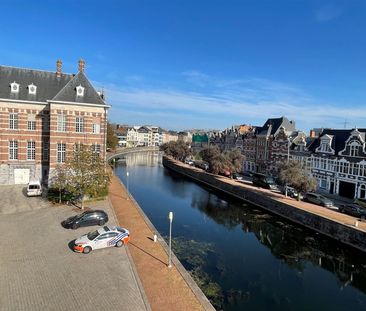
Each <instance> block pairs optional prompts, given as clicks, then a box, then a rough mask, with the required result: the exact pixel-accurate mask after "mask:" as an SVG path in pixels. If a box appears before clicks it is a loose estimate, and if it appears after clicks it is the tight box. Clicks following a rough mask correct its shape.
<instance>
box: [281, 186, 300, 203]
mask: <svg viewBox="0 0 366 311" xmlns="http://www.w3.org/2000/svg"><path fill="white" fill-rule="evenodd" d="M286 188H287V195H288V196H289V197H291V198H297V197H298V196H300V200H302V199H303V196H302V194H301V193H300V194H299V193H298V192H297V190H296V189H295V188H293V187H291V186H284V187H282V188H281V193H282V194H286Z"/></svg>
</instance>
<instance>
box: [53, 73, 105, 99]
mask: <svg viewBox="0 0 366 311" xmlns="http://www.w3.org/2000/svg"><path fill="white" fill-rule="evenodd" d="M79 85H81V86H82V87H84V88H85V90H84V96H77V95H76V91H75V90H76V87H77V86H79ZM52 100H54V101H66V102H77V103H91V104H98V105H105V102H104V101H103V99H102V98H101V97H100V95H99V94H98V93H97V91H96V90H95V89H94V87H93V86H92V85H91V83H90V82H89V80H88V79H87V78H86V76H85V74H84V73H83V72H82V71H79V72H78V73H77V75H76V76H75V77H74V78H73V79H72V80H70V81H69V82H68V83H67V84H66V85H65V87H64V88H63V89H62V90H61V91H60V92H59V93H58V94H57V95H56V96H55V97H54V98H53V99H52Z"/></svg>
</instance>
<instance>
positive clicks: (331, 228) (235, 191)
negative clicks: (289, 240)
mask: <svg viewBox="0 0 366 311" xmlns="http://www.w3.org/2000/svg"><path fill="white" fill-rule="evenodd" d="M163 165H164V167H166V168H168V169H171V170H173V171H175V172H177V173H179V174H182V175H184V176H186V177H188V178H190V179H193V180H194V181H197V182H199V183H203V184H205V185H207V186H209V187H211V188H214V189H216V190H218V191H222V192H224V193H226V194H229V195H231V196H234V197H236V198H238V199H241V200H243V201H246V202H249V203H251V204H254V205H256V206H258V207H260V208H262V209H264V210H266V211H268V212H271V213H273V214H276V215H278V216H281V217H284V218H286V219H288V220H290V221H292V222H295V223H297V224H299V225H301V226H305V227H307V228H309V229H312V230H315V231H317V232H319V233H321V234H324V235H326V236H328V237H330V238H332V239H335V240H338V241H340V242H342V243H344V244H347V245H349V246H351V247H354V248H357V249H359V250H361V251H363V252H366V232H364V231H361V230H359V229H358V228H356V227H352V226H350V225H348V224H343V223H340V222H338V221H335V220H333V219H329V218H326V217H323V216H321V215H317V214H314V213H312V212H309V211H306V210H303V209H300V208H297V207H296V206H293V205H291V204H288V203H285V202H281V201H278V200H276V199H275V198H273V197H271V196H270V195H265V194H264V193H259V192H258V191H255V189H253V188H252V187H250V188H249V187H244V186H242V185H232V184H231V183H228V182H225V180H223V179H222V178H219V177H218V176H217V175H214V174H210V173H207V172H205V171H203V170H199V169H196V168H192V167H188V166H186V165H183V164H181V163H179V162H177V161H175V160H173V159H170V158H168V157H166V156H164V157H163Z"/></svg>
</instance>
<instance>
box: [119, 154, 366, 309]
mask: <svg viewBox="0 0 366 311" xmlns="http://www.w3.org/2000/svg"><path fill="white" fill-rule="evenodd" d="M127 172H128V173H129V174H128V177H127ZM115 173H116V174H117V175H118V176H119V177H120V179H121V180H122V181H123V183H124V184H125V185H126V186H127V185H128V190H129V191H130V192H131V194H132V195H133V197H134V198H135V199H136V201H137V202H138V203H139V205H140V206H141V208H142V209H143V210H144V212H145V214H146V215H147V216H148V217H149V219H150V220H151V222H152V223H153V224H154V226H155V227H156V228H157V230H158V231H159V232H160V234H161V235H162V236H164V237H165V238H166V237H167V235H168V233H169V221H168V218H167V217H168V213H169V212H170V211H172V212H173V213H174V220H173V230H172V236H173V247H174V248H173V249H174V252H175V254H176V255H177V257H178V258H179V259H180V261H181V262H182V264H183V265H184V267H185V268H186V269H187V270H188V271H189V272H190V273H191V275H192V276H193V278H194V279H195V281H196V282H197V284H198V285H199V286H200V287H201V289H202V290H203V291H204V292H205V294H206V296H208V297H209V299H210V300H211V302H212V303H213V304H214V306H215V308H216V309H217V310H230V311H234V310H245V311H249V310H281V311H283V310H297V311H299V310H332V311H335V310H352V311H355V310H366V256H365V255H364V254H363V253H361V252H359V251H356V250H353V249H351V248H349V247H346V246H344V245H343V244H340V243H338V242H336V241H333V240H331V239H329V238H326V237H324V236H322V235H320V234H316V233H314V232H312V231H309V230H307V229H305V228H302V227H300V226H298V225H295V224H292V223H291V222H288V221H286V220H284V219H282V218H279V217H277V216H275V215H271V214H268V213H266V212H265V211H262V210H260V209H258V208H256V207H254V206H252V205H250V204H245V203H243V202H241V201H238V200H235V199H233V198H231V197H228V196H225V195H223V194H221V193H217V192H216V191H214V190H212V189H210V188H208V187H204V186H202V185H198V184H196V183H194V182H193V181H191V180H189V179H186V178H183V177H182V176H180V175H177V174H175V173H173V172H171V171H169V170H167V169H165V168H164V167H163V166H162V164H161V154H160V153H158V152H149V153H134V154H130V155H126V156H125V157H123V158H122V159H120V160H119V161H118V162H116V168H115ZM127 178H128V180H127Z"/></svg>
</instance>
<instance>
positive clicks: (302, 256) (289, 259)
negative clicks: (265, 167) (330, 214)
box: [192, 193, 366, 292]
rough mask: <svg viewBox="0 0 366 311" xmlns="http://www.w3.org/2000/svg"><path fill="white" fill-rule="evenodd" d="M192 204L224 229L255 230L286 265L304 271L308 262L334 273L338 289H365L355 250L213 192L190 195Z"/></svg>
mask: <svg viewBox="0 0 366 311" xmlns="http://www.w3.org/2000/svg"><path fill="white" fill-rule="evenodd" d="M192 207H195V208H198V209H199V210H201V211H203V212H204V213H205V214H206V215H207V216H208V217H210V218H211V219H213V220H214V221H215V222H216V223H218V224H221V225H223V226H225V227H227V228H234V227H236V226H238V225H241V226H242V230H243V231H244V232H245V233H248V232H252V233H254V234H255V236H256V238H257V239H258V241H260V242H261V243H262V244H263V245H265V246H266V247H268V249H269V250H270V251H271V253H272V254H273V255H274V256H275V257H277V258H278V259H280V260H281V261H282V262H285V263H286V264H287V265H288V266H289V267H292V268H295V269H297V270H298V271H303V270H304V269H306V265H307V262H310V263H312V264H313V265H314V266H319V267H321V268H322V269H324V270H327V271H330V272H331V273H333V274H334V275H336V276H337V278H338V280H339V281H340V288H341V289H343V288H344V287H346V286H349V285H352V286H353V287H355V288H358V289H360V290H361V291H362V292H366V271H365V269H364V267H365V264H364V262H365V255H364V254H362V253H361V252H359V251H357V250H353V249H350V248H348V247H347V246H344V245H342V244H339V243H337V242H334V241H329V240H328V239H327V238H325V237H323V236H321V235H317V234H314V233H312V232H309V231H307V230H305V229H302V228H301V227H298V226H296V225H293V224H292V223H287V222H285V221H283V220H282V219H280V218H278V217H275V216H273V215H270V214H267V213H265V212H263V211H260V210H257V209H254V208H253V206H251V205H250V204H248V206H246V205H245V204H242V206H240V207H239V205H235V204H232V203H230V200H229V199H228V202H225V201H223V200H222V199H220V197H218V196H216V195H215V194H212V193H208V195H207V196H202V195H200V196H195V195H193V197H192Z"/></svg>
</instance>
